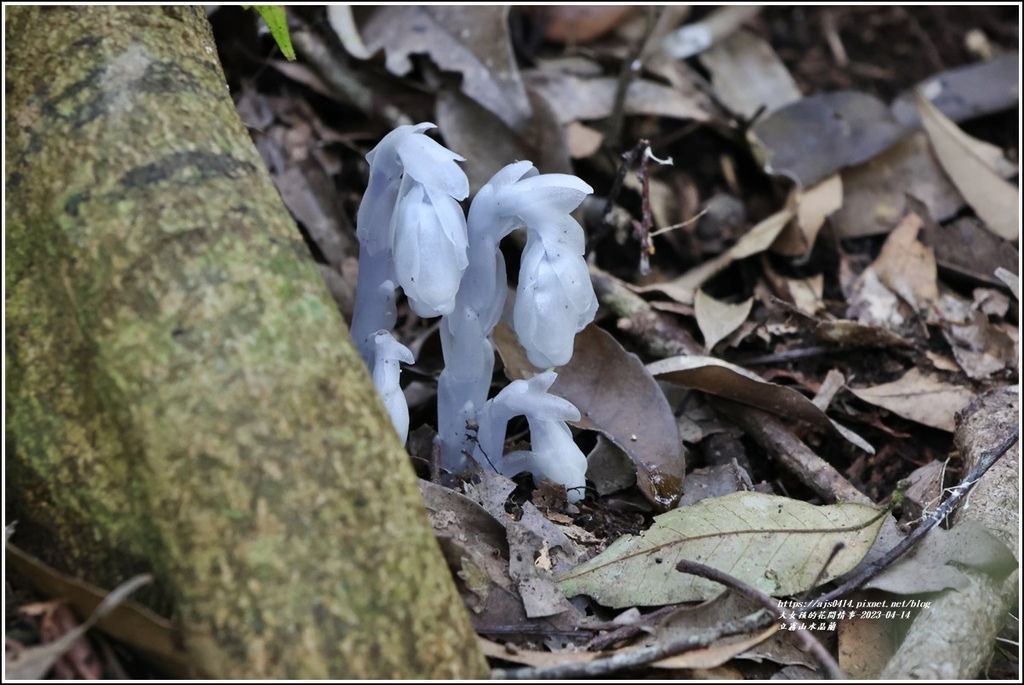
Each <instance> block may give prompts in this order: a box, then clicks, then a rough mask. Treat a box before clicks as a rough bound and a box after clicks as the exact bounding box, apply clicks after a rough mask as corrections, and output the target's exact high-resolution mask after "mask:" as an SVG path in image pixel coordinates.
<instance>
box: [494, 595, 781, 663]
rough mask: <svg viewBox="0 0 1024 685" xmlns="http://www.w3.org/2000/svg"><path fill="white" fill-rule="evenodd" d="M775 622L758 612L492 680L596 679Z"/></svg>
mask: <svg viewBox="0 0 1024 685" xmlns="http://www.w3.org/2000/svg"><path fill="white" fill-rule="evenodd" d="M774 621H775V617H774V616H772V615H771V614H770V613H768V612H766V611H758V612H755V613H753V614H750V615H749V616H744V617H743V618H740V619H736V620H732V621H724V622H722V623H719V624H718V625H716V626H712V627H711V628H708V629H706V630H703V631H701V632H699V633H696V634H692V635H687V636H686V637H683V638H679V639H676V640H672V641H670V642H666V643H664V644H656V645H651V646H649V647H638V648H636V649H629V650H624V651H621V652H616V653H614V654H611V655H609V656H606V657H598V658H597V659H594V660H593V661H587V662H584V663H567V664H556V665H555V666H541V667H527V668H513V669H504V668H496V669H494V670H492V671H491V677H492V678H497V679H501V680H538V679H563V680H564V679H570V678H597V677H600V676H606V675H608V674H610V673H615V672H616V671H621V670H623V669H626V668H637V667H640V666H646V665H647V664H651V663H654V662H655V661H661V660H662V659H667V658H669V657H672V656H677V655H679V654H684V653H685V652H692V651H693V650H695V649H702V648H704V647H707V646H709V645H711V644H713V643H714V642H716V641H718V640H720V639H722V638H723V637H728V636H730V635H745V634H748V633H752V632H754V631H757V630H761V629H764V628H767V627H768V626H769V625H771V623H773V622H774Z"/></svg>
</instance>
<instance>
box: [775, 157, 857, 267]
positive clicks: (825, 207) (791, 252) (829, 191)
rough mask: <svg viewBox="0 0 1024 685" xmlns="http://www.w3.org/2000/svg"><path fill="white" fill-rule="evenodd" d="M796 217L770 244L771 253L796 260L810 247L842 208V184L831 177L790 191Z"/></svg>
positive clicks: (840, 180) (840, 178) (837, 175)
mask: <svg viewBox="0 0 1024 685" xmlns="http://www.w3.org/2000/svg"><path fill="white" fill-rule="evenodd" d="M792 204H793V206H795V207H796V217H795V218H794V219H793V221H792V222H791V223H790V224H789V225H788V226H787V227H786V230H784V231H783V232H782V233H781V234H780V235H779V237H778V238H777V239H776V240H775V242H774V243H772V252H775V253H777V254H781V255H786V256H788V257H800V256H802V255H805V254H807V252H808V251H809V250H810V249H811V248H812V247H813V246H814V241H815V239H816V238H817V237H818V232H819V231H821V227H822V226H824V225H825V220H826V219H827V218H828V217H829V215H831V214H832V213H833V212H835V211H836V210H838V209H839V208H840V207H842V206H843V180H842V177H841V176H840V175H839V174H833V175H832V176H829V177H828V178H826V179H825V180H824V181H821V182H819V183H817V184H815V185H814V186H812V187H811V188H807V189H806V190H800V189H799V188H794V189H793V201H792Z"/></svg>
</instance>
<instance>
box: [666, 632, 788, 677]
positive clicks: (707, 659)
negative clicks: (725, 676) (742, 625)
mask: <svg viewBox="0 0 1024 685" xmlns="http://www.w3.org/2000/svg"><path fill="white" fill-rule="evenodd" d="M778 630H779V627H778V626H771V627H769V628H765V629H764V630H762V631H761V632H760V633H755V634H754V635H747V636H742V637H740V638H739V639H732V640H730V639H728V638H726V639H723V640H719V641H717V642H715V643H714V644H713V645H711V646H710V647H705V648H704V649H695V650H693V651H690V652H685V653H683V654H680V655H679V656H672V657H669V658H668V659H662V660H661V661H655V662H654V663H653V664H651V665H652V666H655V667H656V668H715V667H716V666H721V665H722V664H724V663H726V662H727V661H729V660H731V659H733V658H734V657H737V656H739V655H741V654H743V653H744V652H746V651H748V650H749V649H751V648H752V647H756V646H757V645H759V644H761V643H762V642H764V641H765V640H767V639H768V638H770V637H771V636H772V635H774V634H775V633H776V632H778Z"/></svg>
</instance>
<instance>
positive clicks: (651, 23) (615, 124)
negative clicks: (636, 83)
mask: <svg viewBox="0 0 1024 685" xmlns="http://www.w3.org/2000/svg"><path fill="white" fill-rule="evenodd" d="M664 9H665V8H663V7H662V8H656V7H648V8H647V15H646V24H645V25H644V34H643V35H642V36H641V37H640V38H639V39H638V40H637V41H636V42H635V43H634V44H633V46H632V47H631V48H630V51H629V54H628V55H627V56H626V59H625V60H624V61H623V62H622V67H621V69H619V80H618V83H617V84H616V87H615V100H614V103H613V105H612V113H611V115H610V116H609V117H608V124H607V126H606V127H605V130H604V134H605V143H606V144H607V145H609V146H611V147H612V148H613V149H614V148H615V147H617V146H618V144H619V137H620V136H621V135H622V124H623V121H624V120H625V117H626V93H627V92H628V91H629V84H630V83H631V82H632V81H633V77H634V76H635V75H636V74H638V73H640V69H641V67H642V62H641V60H640V55H641V54H642V53H643V51H644V47H645V46H646V45H647V41H648V40H649V39H650V37H651V34H652V33H654V27H655V26H656V25H657V24H658V17H659V16H660V15H661V13H662V12H663V11H664Z"/></svg>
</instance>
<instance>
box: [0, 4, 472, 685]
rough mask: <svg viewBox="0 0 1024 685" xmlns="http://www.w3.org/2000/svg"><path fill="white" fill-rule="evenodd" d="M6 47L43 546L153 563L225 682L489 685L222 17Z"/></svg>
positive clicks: (85, 20) (28, 501) (22, 504)
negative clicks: (268, 167)
mask: <svg viewBox="0 0 1024 685" xmlns="http://www.w3.org/2000/svg"><path fill="white" fill-rule="evenodd" d="M6 33H7V51H8V53H7V54H8V74H7V76H8V84H7V97H8V104H7V115H6V117H7V140H6V143H7V151H6V155H7V175H6V177H5V183H6V187H7V196H8V206H7V208H6V211H7V217H6V218H7V232H8V233H7V248H8V249H7V251H6V266H7V277H6V286H7V300H6V304H7V341H8V342H7V347H6V350H5V356H6V360H7V364H8V378H7V381H8V386H7V387H8V389H7V402H8V414H7V425H6V439H7V447H8V457H9V465H8V476H9V480H8V495H9V496H10V501H11V507H10V508H9V511H8V512H7V515H8V517H9V518H11V517H17V518H19V519H22V520H23V521H24V522H25V523H26V527H27V528H28V529H29V530H33V531H35V533H36V534H38V535H39V536H40V537H39V538H38V541H39V544H38V545H29V546H30V547H33V549H32V551H34V552H43V555H44V557H45V558H46V560H47V561H49V562H50V563H53V564H55V565H57V566H59V567H60V568H62V569H64V570H69V571H71V572H78V573H79V574H80V575H82V576H84V577H89V578H90V579H91V580H93V581H94V582H99V583H103V584H105V585H107V586H112V585H113V584H114V582H116V580H117V579H118V578H120V577H123V576H125V575H127V574H128V573H131V572H134V571H135V570H138V569H139V568H145V567H147V566H152V568H153V569H154V570H155V571H156V573H157V576H158V578H159V580H160V581H161V583H160V585H161V587H162V588H163V589H164V590H165V591H166V593H167V594H168V595H169V597H170V599H171V601H173V604H174V607H175V609H176V611H177V612H178V613H179V615H180V616H181V617H182V619H183V622H184V625H185V627H186V628H187V639H188V642H189V648H190V649H191V650H192V651H193V653H194V654H196V655H197V657H198V659H199V662H200V665H201V666H202V668H203V669H204V670H205V671H206V672H208V673H210V674H212V675H215V676H219V677H278V678H317V677H329V676H333V677H424V678H425V677H472V676H477V677H479V676H481V675H484V674H486V665H485V663H484V661H483V658H482V657H481V656H480V654H479V651H478V650H477V648H476V645H475V636H474V635H473V633H472V630H471V629H470V627H469V622H468V619H467V617H466V616H465V613H464V610H463V608H462V604H461V601H460V599H459V597H458V595H457V593H456V592H455V590H454V587H453V585H452V582H451V578H450V576H449V574H448V571H447V568H446V567H445V565H444V562H443V559H442V557H441V555H440V553H439V550H438V548H437V544H436V541H435V540H434V539H433V535H432V531H431V530H430V527H429V524H428V523H427V520H426V517H425V514H424V511H423V507H422V502H421V500H420V498H419V495H418V493H417V491H416V486H415V479H414V476H413V473H412V470H411V468H410V466H409V464H408V461H407V455H406V454H405V452H404V450H403V449H402V447H401V445H399V444H398V441H397V439H396V437H395V435H394V433H393V430H392V429H391V428H390V422H389V420H388V417H387V415H386V413H385V412H384V409H383V407H382V406H381V404H380V401H379V399H378V398H377V396H376V394H375V392H374V391H373V388H372V384H371V383H370V380H369V376H368V374H367V373H366V370H365V367H363V366H362V364H361V362H360V359H359V357H358V355H357V353H356V352H355V350H354V349H353V347H352V344H351V340H350V338H349V337H348V334H347V331H346V329H345V327H344V323H343V321H342V320H341V317H340V315H339V314H338V313H337V310H336V308H335V307H334V305H333V303H332V302H331V300H330V298H329V295H328V294H327V291H326V289H325V288H324V286H323V284H322V282H321V280H320V276H319V273H318V271H317V269H316V266H315V264H313V263H312V261H311V260H310V259H309V257H308V255H307V253H306V250H305V247H304V245H303V243H302V241H301V238H300V237H299V236H298V234H297V232H296V229H295V227H294V225H293V224H292V222H291V220H290V218H289V217H288V215H287V213H286V211H285V210H284V208H283V206H282V205H281V202H280V200H279V198H278V196H277V192H276V190H275V189H274V187H273V185H272V184H271V183H270V180H269V178H268V177H267V175H266V173H265V171H264V170H263V167H262V164H261V160H260V158H259V156H258V154H257V153H256V151H255V149H254V148H253V146H252V144H251V142H250V140H249V138H248V136H247V134H246V131H245V129H244V128H243V126H242V124H241V122H240V121H239V120H238V117H237V115H236V114H235V112H234V109H233V106H232V104H231V101H230V99H229V97H228V94H227V91H226V88H225V83H224V79H223V75H222V73H221V71H220V66H219V64H218V63H217V59H216V54H215V52H214V49H213V41H212V37H211V35H210V33H209V27H208V26H207V24H206V22H205V17H204V16H203V15H202V13H201V11H199V10H196V9H194V8H185V7H178V8H159V7H133V8H116V7H79V8H66V7H65V8H54V9H50V8H44V7H12V8H10V11H9V12H8V21H7V25H6ZM42 536H45V537H42ZM21 541H22V542H23V543H24V542H25V541H24V540H21Z"/></svg>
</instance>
